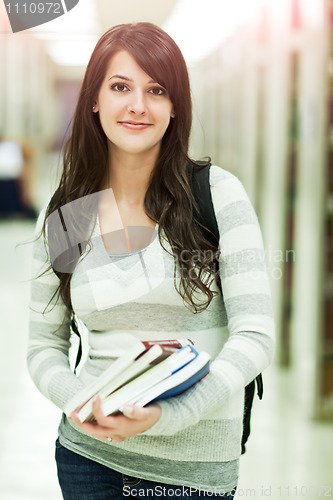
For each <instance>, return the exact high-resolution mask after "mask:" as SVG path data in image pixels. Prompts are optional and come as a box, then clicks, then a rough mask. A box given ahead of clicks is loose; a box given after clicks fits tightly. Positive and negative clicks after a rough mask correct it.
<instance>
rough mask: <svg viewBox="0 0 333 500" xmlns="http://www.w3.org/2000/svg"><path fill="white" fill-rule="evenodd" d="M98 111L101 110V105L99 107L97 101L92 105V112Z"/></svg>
mask: <svg viewBox="0 0 333 500" xmlns="http://www.w3.org/2000/svg"><path fill="white" fill-rule="evenodd" d="M98 111H99V107H98V104H97V102H96V101H95V102H94V104H93V106H92V112H93V113H98Z"/></svg>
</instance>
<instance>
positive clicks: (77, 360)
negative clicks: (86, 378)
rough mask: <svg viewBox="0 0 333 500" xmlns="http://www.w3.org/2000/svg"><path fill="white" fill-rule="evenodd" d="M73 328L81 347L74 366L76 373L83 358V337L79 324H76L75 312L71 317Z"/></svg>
mask: <svg viewBox="0 0 333 500" xmlns="http://www.w3.org/2000/svg"><path fill="white" fill-rule="evenodd" d="M71 329H72V331H73V333H75V335H77V336H78V338H79V347H78V350H77V354H76V360H75V366H74V373H75V375H76V369H77V367H78V366H79V364H80V361H81V358H82V338H81V334H80V332H79V329H78V327H77V324H76V320H75V315H74V313H73V316H72V319H71Z"/></svg>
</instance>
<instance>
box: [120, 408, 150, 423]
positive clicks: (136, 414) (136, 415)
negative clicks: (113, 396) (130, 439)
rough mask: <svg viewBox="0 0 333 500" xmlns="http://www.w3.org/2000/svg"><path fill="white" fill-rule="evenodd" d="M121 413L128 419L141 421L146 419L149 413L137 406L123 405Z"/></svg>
mask: <svg viewBox="0 0 333 500" xmlns="http://www.w3.org/2000/svg"><path fill="white" fill-rule="evenodd" d="M121 411H122V413H123V415H125V417H127V418H130V419H131V420H143V419H145V418H147V415H148V413H149V410H147V408H142V407H141V406H137V405H125V406H124V408H122V410H121Z"/></svg>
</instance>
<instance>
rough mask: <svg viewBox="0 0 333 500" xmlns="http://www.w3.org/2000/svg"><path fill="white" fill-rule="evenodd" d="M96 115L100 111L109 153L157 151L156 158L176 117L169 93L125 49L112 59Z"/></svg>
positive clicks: (98, 101)
mask: <svg viewBox="0 0 333 500" xmlns="http://www.w3.org/2000/svg"><path fill="white" fill-rule="evenodd" d="M95 112H99V118H100V122H101V125H102V128H103V130H104V133H105V135H106V137H107V139H108V147H109V151H111V153H112V152H117V156H118V157H119V154H131V155H133V154H143V153H150V154H151V153H154V152H155V153H156V158H157V154H158V152H159V150H160V146H161V141H162V137H163V136H164V133H165V131H166V130H167V128H168V125H169V123H170V117H171V116H172V115H173V109H172V102H171V101H170V98H169V96H168V93H167V91H166V90H165V89H164V88H163V87H162V86H161V85H159V84H158V83H156V82H154V81H152V78H151V77H150V76H149V75H147V74H146V73H145V72H144V71H143V70H142V69H141V67H140V66H139V65H138V64H137V63H136V61H135V59H133V57H132V56H131V55H130V54H129V52H127V51H125V50H121V51H120V52H117V53H116V54H115V55H114V56H113V57H112V58H111V60H110V63H109V66H108V68H107V71H106V76H105V78H104V80H103V83H102V85H101V88H100V90H99V93H98V96H97V99H96V103H95Z"/></svg>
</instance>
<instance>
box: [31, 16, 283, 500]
mask: <svg viewBox="0 0 333 500" xmlns="http://www.w3.org/2000/svg"><path fill="white" fill-rule="evenodd" d="M191 121H192V114H191V97H190V86H189V79H188V73H187V69H186V65H185V62H184V59H183V57H182V54H181V52H180V50H179V48H178V47H177V45H176V44H175V42H174V41H173V40H172V39H171V38H170V37H169V36H168V35H167V34H166V33H165V32H164V31H163V30H161V29H160V28H158V27H157V26H155V25H153V24H150V23H137V24H128V25H119V26H116V27H114V28H112V29H111V30H109V31H108V32H107V33H105V34H104V35H103V36H102V38H101V39H100V40H99V42H98V43H97V45H96V48H95V50H94V52H93V54H92V56H91V59H90V62H89V64H88V67H87V70H86V74H85V77H84V80H83V84H82V89H81V93H80V96H79V100H78V104H77V108H76V112H75V116H74V121H73V128H72V134H71V138H70V140H69V142H68V144H67V147H66V149H65V153H64V161H63V174H62V177H61V181H60V184H59V187H58V189H57V190H56V192H55V193H54V195H53V197H52V199H51V200H50V202H49V204H48V206H47V208H46V210H44V211H43V212H42V214H41V215H40V218H39V223H38V224H37V227H38V228H39V229H42V234H41V236H42V237H41V238H39V239H37V240H36V243H35V252H34V270H35V275H37V274H38V275H39V276H38V278H37V279H35V280H34V281H33V285H32V299H31V322H30V344H29V352H28V365H29V370H30V373H31V376H32V378H33V380H34V382H35V384H36V385H37V387H38V388H39V389H40V391H41V392H42V393H43V394H45V396H46V397H48V398H49V399H50V400H51V401H52V402H53V403H54V404H56V405H57V406H58V407H59V408H61V409H62V410H63V409H64V407H65V405H66V403H67V402H68V401H69V400H70V399H71V398H72V397H73V396H74V395H75V394H76V393H77V392H78V391H79V390H80V389H82V387H84V386H85V385H86V384H88V383H89V382H90V381H91V380H93V378H94V377H96V376H98V375H99V374H100V373H102V371H103V370H104V369H105V368H106V367H107V366H109V365H110V363H112V362H113V361H114V360H115V359H116V358H117V357H118V356H120V355H121V354H122V353H124V352H126V350H127V349H128V348H129V347H130V346H131V345H132V344H133V343H134V342H137V341H138V339H139V340H151V339H152V340H161V339H175V338H190V339H191V340H192V341H193V342H194V344H195V346H196V348H197V349H198V350H205V351H207V352H209V353H210V355H211V357H212V363H211V370H210V373H209V374H208V375H207V376H206V377H204V378H203V379H202V380H201V381H200V382H199V383H197V384H196V385H195V386H194V387H192V388H191V389H189V390H187V391H186V392H185V393H183V394H182V395H180V396H177V397H173V398H169V399H166V400H163V401H161V402H159V403H152V404H149V405H147V406H146V407H144V408H140V407H137V406H127V407H125V408H124V410H123V413H122V414H121V415H118V416H112V417H111V416H104V415H103V413H102V411H101V407H100V401H99V400H98V399H96V401H95V402H94V416H95V421H94V423H81V422H80V421H79V420H78V418H77V416H76V414H75V413H73V414H72V415H71V416H69V417H68V418H67V417H66V416H65V414H63V417H62V420H61V422H60V425H59V438H58V439H57V442H56V461H57V467H58V477H59V482H60V486H61V489H62V493H63V497H64V499H65V500H74V499H75V500H77V499H80V500H84V499H86V500H88V499H93V500H95V499H96V500H98V499H100V500H102V499H103V500H106V499H108V500H109V499H113V498H122V497H123V496H124V497H126V496H130V495H132V496H150V498H155V497H156V498H159V497H161V496H164V497H167V498H189V497H190V498H199V497H200V498H201V497H203V496H210V497H213V498H215V497H216V498H226V499H230V498H233V496H234V493H235V487H236V485H237V481H238V466H239V457H240V450H241V447H240V442H241V436H242V417H243V409H244V387H245V386H246V385H247V384H248V383H249V382H250V381H251V380H253V379H254V378H255V377H256V375H257V374H258V373H260V372H261V371H262V370H263V369H264V368H265V367H266V366H267V365H268V364H269V363H270V361H271V359H272V355H273V350H274V339H273V337H274V333H273V332H274V325H273V318H272V309H271V302H270V293H269V286H268V279H267V275H266V271H265V263H264V251H263V247H262V240H261V234H260V229H259V226H258V222H257V218H256V215H255V213H254V211H253V208H252V206H251V204H250V202H249V200H248V197H247V195H246V193H245V192H244V189H243V187H242V185H241V184H240V182H239V181H238V180H237V178H235V177H234V176H233V175H232V174H230V173H228V172H226V171H225V170H223V169H221V168H218V167H216V166H213V167H211V168H210V185H211V192H212V199H213V205H214V209H215V213H216V218H217V221H218V225H219V232H220V236H221V240H220V249H219V250H220V251H219V265H220V275H221V284H222V290H223V297H222V296H221V294H220V293H219V288H218V286H217V285H216V281H215V279H214V273H213V271H210V269H211V263H212V259H213V257H214V255H216V254H217V248H215V247H212V245H211V244H210V243H209V242H208V241H207V240H206V239H205V237H204V235H203V233H202V228H201V227H200V224H198V223H197V221H196V219H197V218H196V217H195V216H194V214H195V202H194V199H193V196H192V193H191V190H190V186H189V181H188V177H187V166H188V165H189V164H192V165H194V168H196V163H195V162H194V161H193V160H191V159H190V158H189V157H188V141H189V134H190V128H191ZM89 195H90V196H89ZM87 200H88V202H87ZM89 200H93V201H92V202H91V203H90V202H89ZM96 200H97V201H96ZM80 203H81V205H80ZM86 203H88V205H87V204H86ZM89 203H90V204H89ZM69 207H71V208H70V209H69ZM73 207H74V208H73ZM87 207H88V208H87ZM54 214H62V216H61V217H60V218H61V223H62V225H63V229H66V231H67V233H66V237H68V236H69V237H70V238H71V237H73V239H75V238H76V241H79V245H76V248H77V247H79V250H80V251H79V252H78V254H77V255H76V254H75V252H74V253H73V254H72V253H71V248H69V249H67V251H66V252H63V253H62V256H63V255H65V258H59V259H58V256H59V255H60V253H61V252H60V251H59V248H60V247H61V234H60V233H61V232H62V229H59V227H60V226H59V227H58V228H57V226H56V224H55V223H54V217H53V215H54ZM78 214H79V216H78ZM70 231H72V232H73V234H74V233H75V236H73V235H71V234H70ZM64 234H65V233H64ZM57 245H58V246H57ZM74 246H75V245H74ZM194 256H195V259H194ZM61 259H62V260H61ZM45 266H46V267H45ZM47 270H48V272H46V271H47ZM73 311H74V312H75V317H76V318H79V319H80V320H81V321H82V322H83V323H84V324H85V325H86V327H87V329H88V336H89V339H88V341H89V345H90V351H89V355H88V357H87V360H86V362H85V364H84V366H83V367H82V369H81V371H80V375H79V376H76V375H75V374H74V373H73V372H72V371H71V369H70V366H69V361H68V351H69V347H70V321H71V316H72V313H73Z"/></svg>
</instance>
